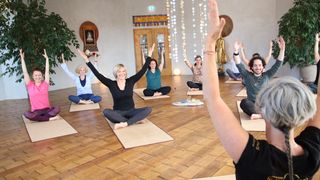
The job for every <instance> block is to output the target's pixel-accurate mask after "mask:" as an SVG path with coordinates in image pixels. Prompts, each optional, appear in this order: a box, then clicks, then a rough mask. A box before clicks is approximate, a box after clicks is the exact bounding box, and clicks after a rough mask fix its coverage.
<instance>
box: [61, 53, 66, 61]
mask: <svg viewBox="0 0 320 180" xmlns="http://www.w3.org/2000/svg"><path fill="white" fill-rule="evenodd" d="M61 59H62V63H63V64H65V63H66V61H65V60H64V54H63V53H62V54H61Z"/></svg>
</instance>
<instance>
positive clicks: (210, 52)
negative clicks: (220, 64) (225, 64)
mask: <svg viewBox="0 0 320 180" xmlns="http://www.w3.org/2000/svg"><path fill="white" fill-rule="evenodd" d="M203 54H207V55H214V54H216V51H204V52H203Z"/></svg>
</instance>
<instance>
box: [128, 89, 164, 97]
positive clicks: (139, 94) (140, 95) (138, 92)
mask: <svg viewBox="0 0 320 180" xmlns="http://www.w3.org/2000/svg"><path fill="white" fill-rule="evenodd" d="M143 90H144V88H140V89H134V90H133V92H135V93H136V94H137V95H138V96H139V97H141V98H142V99H144V100H151V99H162V98H169V97H170V96H168V95H161V96H145V95H144V94H143Z"/></svg>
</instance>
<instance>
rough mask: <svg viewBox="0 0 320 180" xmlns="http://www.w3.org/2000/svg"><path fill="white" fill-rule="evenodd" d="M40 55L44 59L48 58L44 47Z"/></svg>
mask: <svg viewBox="0 0 320 180" xmlns="http://www.w3.org/2000/svg"><path fill="white" fill-rule="evenodd" d="M42 56H43V57H44V58H45V59H49V58H48V55H47V51H46V49H43V54H42Z"/></svg>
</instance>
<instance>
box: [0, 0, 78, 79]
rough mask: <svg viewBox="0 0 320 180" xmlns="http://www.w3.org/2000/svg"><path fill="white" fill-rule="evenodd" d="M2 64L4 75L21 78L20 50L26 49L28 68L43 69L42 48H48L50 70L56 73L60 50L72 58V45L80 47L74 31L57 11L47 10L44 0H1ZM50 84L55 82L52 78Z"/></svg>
mask: <svg viewBox="0 0 320 180" xmlns="http://www.w3.org/2000/svg"><path fill="white" fill-rule="evenodd" d="M0 10H1V13H0V65H4V66H5V71H4V72H2V73H1V76H4V75H9V76H12V75H15V76H16V77H17V82H21V81H22V78H23V76H22V70H21V67H20V66H21V63H20V60H19V49H20V48H21V49H23V50H24V52H25V56H26V65H27V68H28V69H33V68H35V67H39V68H43V69H44V66H45V61H44V60H43V61H42V59H43V57H42V55H41V54H42V52H43V49H46V50H47V54H48V56H49V63H50V73H51V74H52V73H55V71H54V69H53V68H54V67H56V66H57V63H58V60H59V59H60V56H61V53H64V57H65V59H66V60H67V61H68V60H69V61H70V60H71V58H72V57H74V56H75V54H74V53H73V52H72V51H71V50H70V46H76V47H78V46H79V43H78V41H77V39H76V36H75V33H74V31H72V30H70V29H69V28H68V27H67V24H66V22H65V21H64V20H63V19H62V18H61V17H60V16H59V15H58V14H56V13H53V12H52V13H50V14H48V13H47V10H46V9H45V0H28V1H27V2H26V1H23V0H0ZM51 83H53V82H52V81H51Z"/></svg>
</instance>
